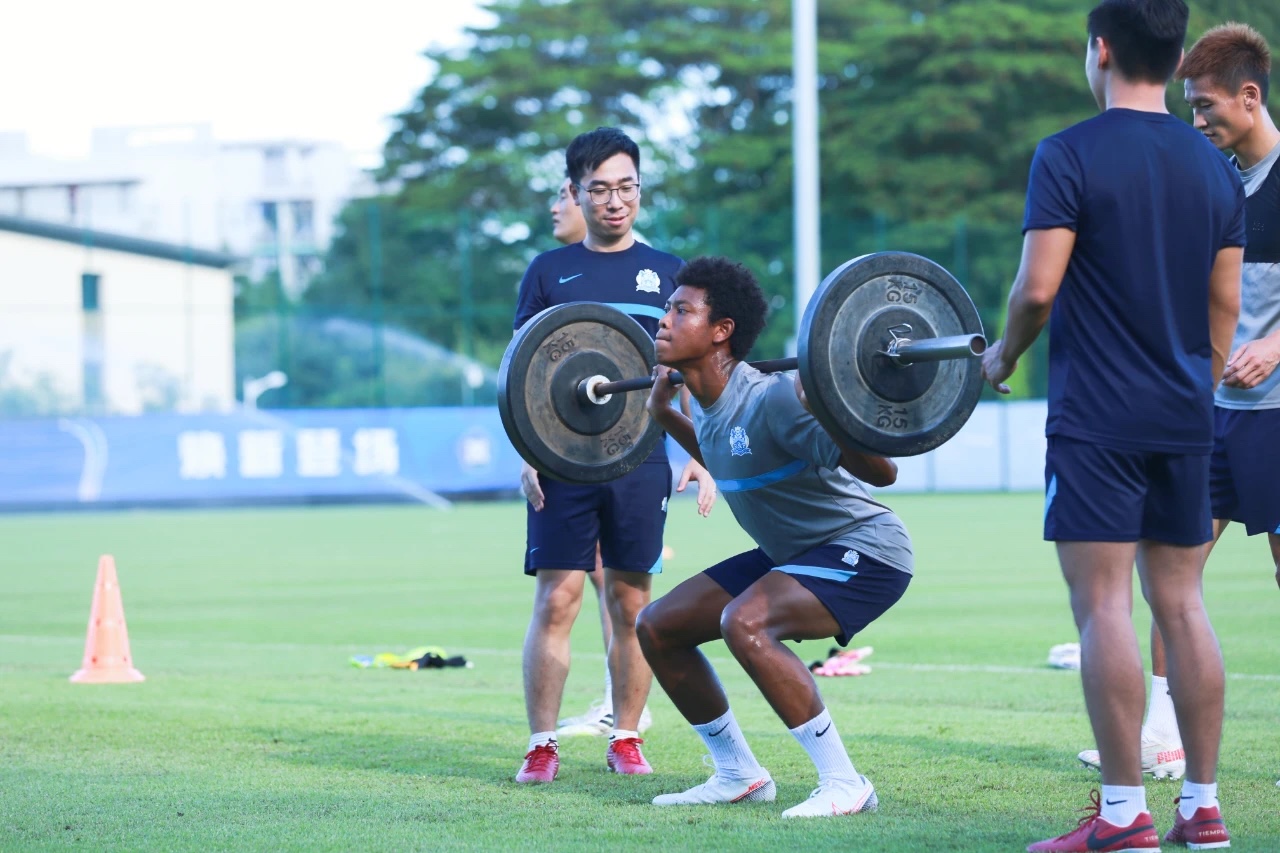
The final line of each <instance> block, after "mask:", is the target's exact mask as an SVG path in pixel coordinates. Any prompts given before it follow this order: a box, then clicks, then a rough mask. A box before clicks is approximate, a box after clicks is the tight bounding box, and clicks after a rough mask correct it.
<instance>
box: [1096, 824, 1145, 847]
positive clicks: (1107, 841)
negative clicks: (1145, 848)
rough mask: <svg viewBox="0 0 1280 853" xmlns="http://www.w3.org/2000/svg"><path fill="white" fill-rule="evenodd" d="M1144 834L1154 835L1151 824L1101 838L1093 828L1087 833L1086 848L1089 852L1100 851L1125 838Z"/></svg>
mask: <svg viewBox="0 0 1280 853" xmlns="http://www.w3.org/2000/svg"><path fill="white" fill-rule="evenodd" d="M1146 832H1151V833H1154V832H1155V827H1154V826H1152V825H1151V824H1147V825H1146V826H1135V827H1133V828H1131V829H1126V830H1124V831H1122V832H1117V833H1115V834H1113V835H1107V836H1101V835H1098V828H1097V827H1096V826H1095V827H1094V828H1093V829H1092V830H1091V831H1090V832H1089V840H1088V842H1087V846H1088V848H1089V849H1090V850H1101V849H1103V848H1104V847H1110V846H1111V845H1113V844H1115V843H1117V842H1120V841H1123V840H1124V839H1126V838H1132V837H1133V836H1135V835H1141V834H1143V833H1146Z"/></svg>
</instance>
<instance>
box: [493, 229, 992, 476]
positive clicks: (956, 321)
mask: <svg viewBox="0 0 1280 853" xmlns="http://www.w3.org/2000/svg"><path fill="white" fill-rule="evenodd" d="M985 349H986V338H985V337H983V332H982V321H981V319H980V318H979V316H978V312H977V309H976V308H974V305H973V301H972V300H971V299H970V298H969V295H968V294H967V293H966V292H965V290H964V288H963V287H962V286H961V285H960V283H959V282H958V281H956V279H955V278H954V277H953V276H952V275H951V274H950V273H949V272H947V270H946V269H944V268H943V267H942V266H940V265H938V264H937V263H934V262H933V261H931V260H929V259H928V258H924V257H922V256H920V255H915V254H911V253H907V252H878V253H875V254H871V255H863V256H862V257H859V258H854V259H853V260H851V261H847V262H845V263H844V264H842V265H841V266H839V267H838V268H837V269H835V270H834V271H832V272H831V273H830V274H829V275H828V276H827V277H826V278H825V279H824V280H823V282H822V284H821V286H819V288H818V289H817V291H816V292H815V293H814V295H813V297H812V299H810V301H809V304H808V306H807V308H806V310H805V313H804V317H803V319H802V321H801V324H800V330H799V334H798V335H797V354H796V356H794V357H791V358H781V359H773V360H770V361H757V362H752V363H751V364H752V366H753V367H755V368H756V369H757V370H760V371H762V372H778V371H787V370H797V369H798V370H799V371H800V377H801V380H802V381H803V383H804V386H805V395H806V397H807V398H808V401H809V407H810V408H811V409H812V410H813V414H814V417H816V418H817V419H818V421H819V422H820V423H821V424H822V426H823V427H824V428H825V429H826V430H827V431H828V432H830V433H831V434H832V435H833V436H834V437H836V438H837V440H839V441H840V442H841V443H842V444H845V445H847V446H850V447H853V448H856V449H859V450H863V451H865V452H867V453H872V454H875V455H879V456H915V455H918V454H921V453H925V452H927V451H929V450H932V449H933V448H935V447H937V446H939V445H941V444H942V443H943V442H945V441H947V440H948V439H949V438H951V437H952V436H953V435H955V433H956V432H958V431H959V429H960V428H961V427H962V426H963V425H964V424H965V422H966V421H967V420H968V419H969V416H970V415H971V414H972V413H973V410H974V408H975V407H976V406H977V403H978V398H979V397H980V396H981V393H982V372H981V366H980V363H979V361H978V359H977V358H976V356H978V355H981V354H982V352H983V351H984V350H985ZM655 363H656V356H655V353H654V346H653V340H652V339H651V338H650V336H649V334H648V332H646V331H645V329H644V327H643V326H641V325H640V324H639V323H637V322H636V321H635V320H634V319H632V318H631V317H630V316H628V315H627V314H625V313H623V312H621V311H619V310H618V309H616V308H611V307H609V306H607V305H603V304H601V303H597V302H569V303H565V304H562V305H556V306H553V307H551V308H547V309H546V310H544V311H541V312H540V313H538V314H536V315H534V316H533V317H531V318H530V319H529V320H528V322H526V323H525V324H524V325H523V326H521V328H520V330H519V331H518V332H517V333H516V334H515V336H514V337H513V338H512V340H511V343H510V344H509V345H508V346H507V350H506V353H505V354H504V355H503V358H502V365H501V367H500V369H499V372H498V411H499V413H500V415H501V417H502V423H503V427H504V428H505V429H506V432H507V435H508V437H509V438H510V439H511V442H512V444H513V445H514V447H515V448H516V451H517V452H518V453H519V454H520V456H521V457H522V458H523V459H524V460H525V461H526V462H528V463H529V464H530V465H532V466H533V467H534V468H536V469H537V470H538V471H539V472H541V473H543V474H546V475H547V476H549V477H553V478H555V479H558V480H563V481H565V482H571V483H601V482H606V481H608V480H613V479H616V478H618V477H621V476H623V475H624V474H626V473H628V472H629V471H632V470H634V469H635V468H636V466H638V465H640V464H641V463H642V462H644V460H645V459H646V458H647V457H648V456H649V455H650V453H651V452H652V451H653V449H654V447H655V446H656V445H657V443H658V442H659V441H661V440H662V430H661V428H660V427H659V426H658V424H657V422H656V421H654V420H653V419H652V418H651V417H650V416H649V414H648V412H647V411H646V410H645V402H646V400H645V396H644V395H642V394H631V393H628V392H631V391H639V390H643V389H646V388H650V387H652V385H653V382H654V378H653V375H652V374H653V366H654V364H655ZM672 378H673V381H677V382H678V381H679V377H678V374H673V377H672Z"/></svg>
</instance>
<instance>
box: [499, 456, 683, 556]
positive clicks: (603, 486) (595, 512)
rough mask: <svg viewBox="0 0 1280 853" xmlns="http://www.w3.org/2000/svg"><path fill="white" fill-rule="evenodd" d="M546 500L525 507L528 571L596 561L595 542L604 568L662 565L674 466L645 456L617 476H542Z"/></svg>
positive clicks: (541, 480) (540, 480)
mask: <svg viewBox="0 0 1280 853" xmlns="http://www.w3.org/2000/svg"><path fill="white" fill-rule="evenodd" d="M538 481H539V483H540V484H541V486H542V494H543V496H544V498H545V503H544V505H543V507H542V511H541V512H534V511H533V507H527V511H528V521H527V540H526V546H525V547H526V550H525V554H524V573H525V574H526V575H533V574H537V572H538V570H539V569H584V570H586V571H588V572H589V571H592V570H594V569H595V567H596V542H597V541H598V542H599V543H600V557H601V559H602V560H603V562H604V565H605V567H606V568H610V569H618V570H619V571H624V572H647V573H649V574H657V573H658V572H661V571H662V530H663V527H665V526H666V523H667V501H668V499H669V498H670V497H671V466H670V465H668V464H667V461H666V460H665V459H664V460H662V462H661V464H659V463H654V462H645V463H644V464H642V465H640V466H639V467H637V468H636V469H635V470H634V471H632V472H631V473H629V474H627V475H626V476H624V477H619V478H618V479H617V480H612V481H610V482H608V483H600V484H598V485H590V486H582V485H578V484H576V483H562V482H560V481H559V480H553V479H551V478H550V477H539V478H538Z"/></svg>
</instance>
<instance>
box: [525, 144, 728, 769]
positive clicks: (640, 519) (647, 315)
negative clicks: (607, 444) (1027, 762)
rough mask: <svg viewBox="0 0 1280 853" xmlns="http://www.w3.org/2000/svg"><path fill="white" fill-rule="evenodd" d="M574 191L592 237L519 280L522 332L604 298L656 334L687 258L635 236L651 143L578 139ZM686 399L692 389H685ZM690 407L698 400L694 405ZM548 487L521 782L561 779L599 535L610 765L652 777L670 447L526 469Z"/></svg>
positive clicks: (531, 542)
mask: <svg viewBox="0 0 1280 853" xmlns="http://www.w3.org/2000/svg"><path fill="white" fill-rule="evenodd" d="M565 166H566V174H567V176H568V178H569V180H570V182H571V183H572V191H573V198H574V201H575V203H576V204H577V205H578V206H579V207H580V208H581V210H582V214H583V219H584V220H585V222H586V236H585V238H584V239H583V241H582V242H581V243H574V244H571V245H568V246H564V247H562V248H560V249H555V250H552V251H550V252H545V253H543V254H541V255H539V256H538V257H536V258H534V260H533V263H531V264H530V265H529V269H528V270H527V271H526V272H525V275H524V280H523V281H521V283H520V295H519V298H518V301H517V307H516V316H515V328H516V329H519V328H520V327H521V326H522V325H523V324H524V323H525V322H526V321H528V320H529V318H531V317H533V316H534V315H535V314H537V313H538V312H539V311H542V310H543V309H545V308H548V307H550V306H552V305H559V304H562V303H565V302H583V301H588V302H604V303H606V304H609V305H612V306H613V307H615V308H618V309H620V310H622V311H625V312H626V313H627V314H630V315H631V316H632V317H634V318H635V319H636V320H637V321H638V322H639V323H640V324H641V325H642V326H644V327H645V328H646V329H647V330H648V331H649V333H650V334H651V335H653V334H656V333H657V330H658V320H659V319H660V318H661V317H662V316H663V314H664V313H665V310H664V307H663V306H664V305H665V304H666V301H667V298H668V297H669V296H670V295H671V293H672V292H673V291H674V290H675V274H676V272H677V271H678V270H679V269H680V267H681V266H683V261H681V260H680V259H679V258H677V257H675V256H674V255H669V254H666V253H665V252H659V251H657V250H656V249H653V248H651V247H649V246H646V245H645V244H644V243H641V242H639V241H638V240H636V238H635V234H634V232H633V227H634V225H635V219H636V214H637V213H638V212H639V209H640V149H639V147H638V146H637V145H636V143H635V141H634V140H632V139H631V138H630V137H628V136H627V135H626V134H625V133H623V132H622V131H620V130H618V129H616V128H607V127H602V128H597V129H595V130H593V131H590V132H588V133H584V134H581V135H579V136H578V137H577V138H575V139H574V140H573V141H572V142H571V143H570V144H569V148H568V150H567V151H566V152H565ZM686 400H687V396H686ZM686 405H687V403H686ZM691 479H692V480H696V481H697V482H698V511H699V512H700V513H701V514H702V515H706V514H707V513H708V512H710V510H711V504H712V503H713V502H714V500H715V485H714V482H713V481H712V480H711V477H710V475H709V474H708V473H707V472H706V470H705V469H704V468H702V466H701V465H699V464H698V463H696V462H693V461H690V463H689V465H688V466H686V468H685V470H684V472H683V474H682V476H681V478H680V482H679V484H678V486H677V487H676V490H677V491H683V490H684V488H685V486H686V485H688V483H689V481H690V480H691ZM531 481H532V484H533V485H537V486H538V492H539V493H540V495H541V497H542V501H541V506H538V505H536V504H535V503H534V502H533V501H532V500H531V501H530V505H529V511H528V521H527V547H526V551H525V567H524V570H525V574H528V575H532V576H533V577H534V579H535V583H536V586H535V590H534V605H533V617H532V618H531V619H530V621H529V629H528V632H527V633H526V635H525V642H524V695H525V710H526V711H527V713H528V717H529V731H530V738H529V748H528V752H527V754H526V755H525V758H524V764H523V766H522V767H521V768H520V771H519V773H517V774H516V781H517V782H550V781H552V780H553V779H555V777H556V773H557V772H558V770H559V767H560V758H559V745H558V743H557V740H556V731H555V730H556V717H557V715H558V714H559V711H560V702H561V699H562V697H563V694H564V685H565V679H566V677H567V676H568V672H569V632H570V629H571V628H572V626H573V621H574V618H575V617H576V616H577V613H578V608H579V607H580V605H581V603H582V586H583V574H582V573H583V572H589V571H593V570H594V569H595V552H596V543H597V541H598V542H599V544H600V555H601V560H602V562H603V565H604V575H605V577H604V583H605V599H606V602H607V604H608V610H609V616H610V618H611V620H612V622H613V636H612V638H611V641H610V644H609V669H610V672H611V673H612V681H613V709H614V714H615V717H614V725H613V731H612V733H611V735H610V738H609V746H608V748H607V750H606V754H605V760H606V765H607V767H608V769H609V770H610V771H612V772H615V773H624V774H647V773H652V772H653V770H652V768H650V766H649V763H648V762H647V761H646V760H645V758H644V755H643V754H641V752H640V744H641V743H643V741H642V740H641V739H640V733H639V725H640V715H641V712H642V710H643V709H644V706H645V700H646V699H647V698H648V695H649V686H650V684H651V682H652V679H653V674H652V672H651V671H650V670H649V666H648V664H647V663H646V662H645V659H644V655H643V653H642V652H641V651H640V645H639V643H638V642H637V640H636V630H635V625H636V617H637V616H638V615H639V614H640V611H641V610H643V609H644V607H645V606H646V605H647V604H648V603H649V597H650V587H651V583H652V580H653V575H654V574H657V573H658V572H660V571H662V534H663V528H664V526H665V524H666V512H667V500H668V498H669V497H670V495H671V469H670V467H669V462H668V460H667V453H666V448H665V446H664V445H662V444H659V445H658V447H657V448H655V450H654V452H653V454H652V455H651V456H650V457H649V458H648V459H647V460H646V461H645V463H644V464H642V465H640V466H639V467H637V468H636V470H634V471H632V472H631V473H630V474H628V475H626V476H625V477H622V478H620V479H618V480H615V481H613V482H610V483H604V484H601V485H593V486H581V485H573V484H568V483H561V482H557V481H554V480H551V479H549V478H546V479H543V480H542V481H541V482H540V483H539V482H538V479H537V474H536V472H534V471H532V470H531V469H530V468H528V467H527V466H526V467H525V469H524V470H523V471H522V474H521V482H522V484H523V485H524V488H525V493H526V495H528V494H530V493H531V489H530V485H531Z"/></svg>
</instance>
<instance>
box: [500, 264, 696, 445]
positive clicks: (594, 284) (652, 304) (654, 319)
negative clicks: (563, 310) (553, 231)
mask: <svg viewBox="0 0 1280 853" xmlns="http://www.w3.org/2000/svg"><path fill="white" fill-rule="evenodd" d="M682 266H684V261H682V260H680V259H679V258H677V257H676V256H675V255H668V254H667V253H666V252H659V251H658V250H657V249H655V248H653V247H651V246H646V245H645V244H644V243H640V242H636V243H635V244H634V245H632V246H631V247H630V248H629V249H625V250H623V251H621V252H593V251H591V250H590V249H588V248H587V247H586V246H584V245H582V244H581V243H574V244H572V245H570V246H564V247H562V248H559V249H552V250H551V251H550V252H543V253H542V254H541V255H538V257H536V258H534V259H533V263H531V264H529V269H527V270H525V274H524V279H523V280H522V281H521V282H520V295H519V297H518V298H517V300H516V318H515V324H514V328H515V329H519V328H520V327H521V326H523V325H524V324H525V323H526V322H527V321H528V320H529V318H530V317H532V316H533V315H535V314H537V313H538V312H539V311H542V310H543V309H545V308H550V307H551V306H552V305H562V304H564V303H565V302H603V303H605V304H607V305H612V306H613V307H614V308H617V309H618V310H620V311H623V312H625V313H627V314H630V315H631V317H632V318H634V319H635V320H636V321H637V322H638V323H639V324H640V325H641V326H644V328H645V330H646V331H648V333H649V336H650V337H653V336H655V335H657V333H658V321H659V320H660V319H662V316H663V315H664V314H665V313H666V307H665V306H666V304H667V300H668V299H669V298H670V297H671V294H672V293H674V292H675V289H676V280H675V277H676V273H677V272H679V271H680V268H681V267H682ZM647 461H649V462H662V463H664V464H665V463H666V461H667V452H666V447H665V445H664V444H663V443H659V444H658V447H657V448H656V449H655V450H654V452H653V455H651V456H650V457H649V459H648V460H647Z"/></svg>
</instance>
